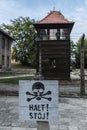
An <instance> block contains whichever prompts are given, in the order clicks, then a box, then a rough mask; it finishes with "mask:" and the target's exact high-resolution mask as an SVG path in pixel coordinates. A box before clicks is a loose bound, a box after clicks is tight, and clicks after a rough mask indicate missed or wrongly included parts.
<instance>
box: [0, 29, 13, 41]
mask: <svg viewBox="0 0 87 130" xmlns="http://www.w3.org/2000/svg"><path fill="white" fill-rule="evenodd" d="M0 32H1V33H2V34H3V35H5V36H6V37H8V38H9V39H11V40H14V39H13V37H12V36H10V35H9V34H8V33H7V32H5V31H3V30H2V29H1V28H0Z"/></svg>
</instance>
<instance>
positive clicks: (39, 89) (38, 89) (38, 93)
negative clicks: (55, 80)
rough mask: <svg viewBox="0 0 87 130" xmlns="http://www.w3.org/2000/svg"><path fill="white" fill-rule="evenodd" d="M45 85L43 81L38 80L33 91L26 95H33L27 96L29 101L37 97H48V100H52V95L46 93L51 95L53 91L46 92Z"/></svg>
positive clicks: (38, 98)
mask: <svg viewBox="0 0 87 130" xmlns="http://www.w3.org/2000/svg"><path fill="white" fill-rule="evenodd" d="M44 90H45V87H44V84H43V83H41V82H36V83H34V84H33V85H32V93H31V92H29V91H27V92H26V95H29V96H32V97H30V98H27V101H28V102H29V101H31V100H33V99H35V98H36V100H41V99H42V98H44V99H47V100H48V101H51V100H52V98H51V97H46V95H51V91H47V92H46V93H44Z"/></svg>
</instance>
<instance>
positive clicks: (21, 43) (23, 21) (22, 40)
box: [2, 17, 36, 66]
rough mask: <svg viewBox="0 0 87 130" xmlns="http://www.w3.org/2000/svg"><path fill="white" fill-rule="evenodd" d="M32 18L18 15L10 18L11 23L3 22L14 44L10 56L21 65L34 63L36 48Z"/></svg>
mask: <svg viewBox="0 0 87 130" xmlns="http://www.w3.org/2000/svg"><path fill="white" fill-rule="evenodd" d="M33 23H34V20H30V18H29V17H26V18H23V17H19V18H17V19H15V20H11V25H5V24H3V25H2V27H3V28H4V29H6V30H7V31H8V32H9V34H11V35H13V38H14V40H15V42H16V44H15V45H14V46H13V54H12V57H13V58H15V59H16V60H18V61H20V62H21V63H22V64H23V65H33V66H34V65H35V55H36V48H35V44H34V38H35V29H34V27H33Z"/></svg>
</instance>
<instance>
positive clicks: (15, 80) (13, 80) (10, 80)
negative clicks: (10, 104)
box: [0, 76, 33, 84]
mask: <svg viewBox="0 0 87 130" xmlns="http://www.w3.org/2000/svg"><path fill="white" fill-rule="evenodd" d="M32 79H33V77H32V76H27V77H17V78H5V79H0V83H8V84H18V83H19V80H32Z"/></svg>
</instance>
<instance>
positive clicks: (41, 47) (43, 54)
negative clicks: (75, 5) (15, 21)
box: [34, 11, 74, 79]
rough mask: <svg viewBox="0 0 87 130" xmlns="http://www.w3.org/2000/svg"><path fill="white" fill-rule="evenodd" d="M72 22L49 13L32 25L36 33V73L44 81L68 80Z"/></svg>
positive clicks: (59, 15)
mask: <svg viewBox="0 0 87 130" xmlns="http://www.w3.org/2000/svg"><path fill="white" fill-rule="evenodd" d="M73 25H74V22H71V21H69V20H67V19H66V18H64V16H63V15H62V14H61V12H58V11H51V12H50V13H49V14H48V15H47V16H46V17H45V18H43V19H42V20H41V21H39V22H37V23H35V24H34V27H35V29H36V31H37V38H36V40H35V42H36V45H37V73H39V74H40V75H42V76H43V77H44V78H45V79H70V33H71V30H72V27H73Z"/></svg>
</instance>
